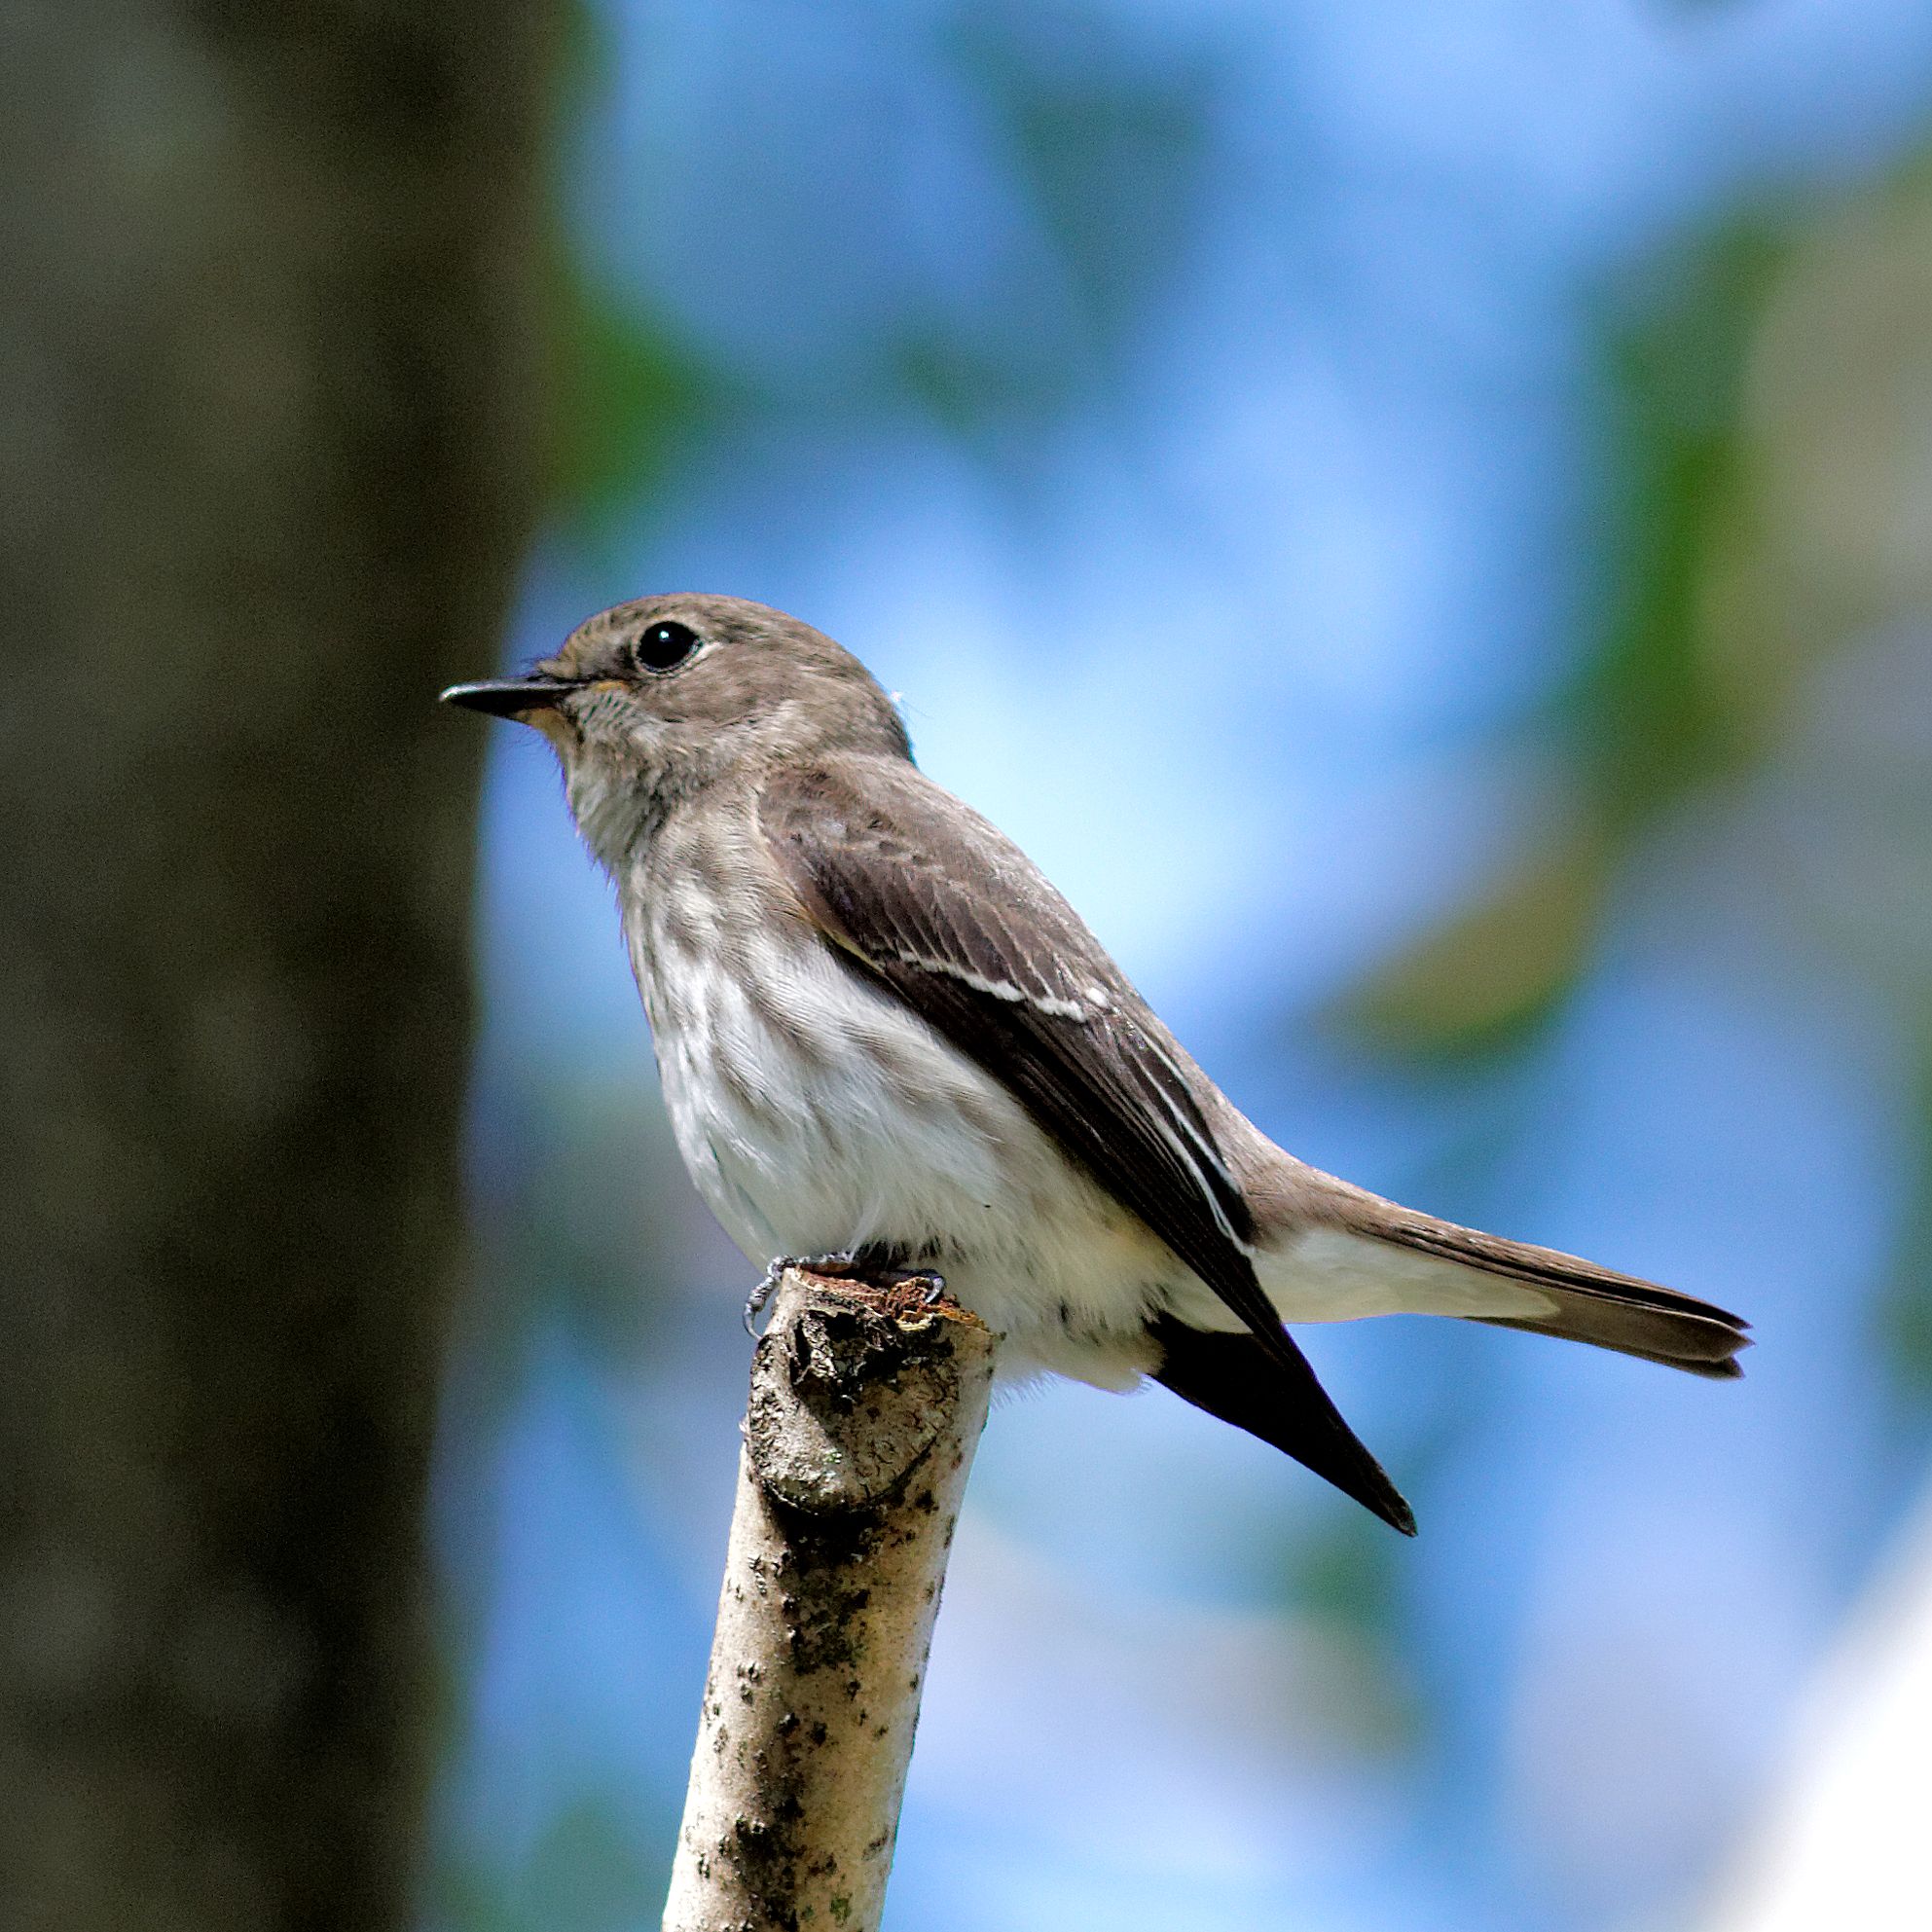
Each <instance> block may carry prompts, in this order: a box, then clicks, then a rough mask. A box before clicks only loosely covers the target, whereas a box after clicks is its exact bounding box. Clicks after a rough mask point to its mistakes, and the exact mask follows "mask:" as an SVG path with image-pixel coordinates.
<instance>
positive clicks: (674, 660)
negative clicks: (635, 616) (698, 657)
mask: <svg viewBox="0 0 1932 1932" xmlns="http://www.w3.org/2000/svg"><path fill="white" fill-rule="evenodd" d="M702 641H703V639H702V638H700V637H699V636H698V634H697V632H695V631H694V630H692V628H691V627H690V625H688V624H653V625H652V626H651V627H650V628H649V629H648V630H647V631H645V632H644V633H643V635H642V636H641V637H639V638H638V641H637V642H636V643H635V644H633V645H632V646H631V651H632V654H633V656H635V657H636V658H637V660H638V670H639V671H675V670H676V669H677V667H678V666H679V665H680V664H682V663H683V662H684V660H685V659H686V658H687V657H689V656H690V655H691V653H692V652H693V651H694V650H696V649H697V648H698V646H699V644H700V643H701V642H702Z"/></svg>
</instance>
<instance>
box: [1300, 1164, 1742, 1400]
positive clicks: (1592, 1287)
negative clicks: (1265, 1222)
mask: <svg viewBox="0 0 1932 1932" xmlns="http://www.w3.org/2000/svg"><path fill="white" fill-rule="evenodd" d="M1350 1207H1351V1212H1350V1214H1349V1221H1351V1222H1352V1224H1353V1225H1352V1229H1351V1232H1353V1233H1354V1234H1355V1235H1357V1236H1358V1237H1359V1236H1365V1235H1366V1236H1367V1237H1368V1238H1369V1239H1370V1240H1372V1241H1373V1242H1374V1243H1375V1244H1376V1245H1377V1246H1378V1247H1380V1248H1382V1250H1383V1252H1384V1254H1385V1255H1386V1254H1387V1251H1388V1250H1389V1249H1390V1248H1394V1249H1396V1250H1399V1251H1403V1255H1404V1256H1405V1257H1413V1258H1415V1259H1414V1260H1412V1261H1409V1262H1408V1264H1407V1265H1406V1266H1405V1267H1403V1268H1401V1269H1400V1273H1401V1275H1402V1277H1403V1282H1404V1285H1405V1288H1406V1293H1405V1294H1403V1297H1402V1301H1401V1307H1402V1309H1403V1312H1413V1313H1417V1314H1445V1315H1460V1316H1462V1317H1463V1318H1464V1319H1466V1320H1469V1321H1476V1322H1486V1323H1488V1324H1490V1325H1491V1326H1492V1327H1495V1328H1502V1329H1522V1330H1526V1331H1528V1332H1530V1333H1532V1334H1546V1335H1560V1336H1561V1337H1562V1338H1563V1339H1564V1340H1566V1341H1583V1342H1589V1343H1591V1344H1592V1345H1593V1346H1595V1347H1597V1348H1608V1349H1614V1350H1615V1351H1616V1352H1617V1353H1618V1354H1620V1355H1634V1356H1638V1357H1641V1358H1642V1359H1643V1360H1644V1361H1646V1362H1661V1363H1663V1364H1664V1365H1666V1366H1667V1367H1672V1368H1682V1369H1684V1370H1686V1371H1687V1372H1688V1373H1690V1374H1693V1375H1705V1376H1709V1377H1711V1378H1712V1379H1714V1380H1720V1381H1730V1380H1734V1379H1735V1378H1736V1377H1738V1376H1739V1375H1741V1374H1742V1373H1743V1372H1744V1371H1743V1369H1742V1367H1740V1366H1739V1364H1738V1363H1737V1361H1736V1359H1735V1358H1736V1356H1737V1355H1738V1353H1739V1351H1740V1350H1742V1349H1746V1348H1748V1347H1750V1345H1751V1338H1750V1335H1749V1333H1748V1330H1749V1328H1750V1324H1749V1323H1748V1322H1746V1321H1744V1320H1743V1319H1742V1317H1740V1316H1737V1315H1733V1314H1732V1313H1731V1311H1730V1310H1729V1309H1725V1308H1720V1307H1717V1306H1716V1305H1715V1304H1714V1303H1712V1302H1709V1301H1699V1300H1697V1299H1695V1297H1694V1296H1692V1295H1688V1294H1677V1293H1676V1292H1675V1291H1674V1290H1672V1289H1668V1288H1660V1287H1659V1286H1658V1284H1657V1283H1656V1282H1652V1281H1643V1280H1641V1279H1639V1278H1638V1277H1637V1276H1635V1275H1622V1274H1618V1273H1616V1272H1614V1271H1613V1270H1612V1269H1609V1268H1600V1267H1598V1266H1597V1265H1596V1264H1595V1263H1594V1262H1593V1261H1586V1260H1581V1259H1579V1258H1578V1257H1576V1256H1575V1255H1564V1254H1559V1253H1558V1252H1557V1251H1556V1250H1555V1249H1553V1248H1535V1247H1531V1246H1530V1245H1529V1244H1528V1243H1527V1242H1522V1241H1506V1240H1504V1239H1503V1238H1502V1237H1501V1236H1500V1235H1495V1234H1483V1233H1479V1232H1478V1231H1477V1230H1476V1229H1475V1228H1471V1227H1458V1226H1456V1225H1455V1224H1454V1223H1453V1222H1452V1221H1437V1220H1435V1219H1434V1218H1433V1217H1432V1216H1429V1215H1422V1214H1415V1213H1413V1212H1411V1211H1410V1210H1408V1209H1406V1208H1400V1207H1397V1206H1396V1205H1395V1204H1394V1203H1393V1202H1388V1201H1382V1200H1379V1199H1377V1198H1376V1197H1374V1196H1372V1195H1369V1196H1366V1197H1365V1198H1364V1201H1363V1202H1361V1203H1351V1204H1350ZM1315 1238H1317V1239H1320V1238H1321V1236H1319V1235H1318V1236H1316V1237H1315ZM1331 1238H1332V1237H1331ZM1389 1258H1390V1259H1391V1260H1394V1259H1395V1257H1393V1256H1390V1257H1389ZM1391 1312H1394V1310H1392V1311H1391Z"/></svg>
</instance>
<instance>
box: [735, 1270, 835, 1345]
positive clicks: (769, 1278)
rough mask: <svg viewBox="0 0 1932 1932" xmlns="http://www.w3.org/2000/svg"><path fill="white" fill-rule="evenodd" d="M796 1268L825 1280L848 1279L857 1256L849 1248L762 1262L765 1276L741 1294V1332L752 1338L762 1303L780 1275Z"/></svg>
mask: <svg viewBox="0 0 1932 1932" xmlns="http://www.w3.org/2000/svg"><path fill="white" fill-rule="evenodd" d="M793 1268H796V1269H797V1270H798V1272H799V1273H800V1274H805V1275H820V1276H822V1277H823V1278H824V1279H825V1280H827V1281H852V1280H855V1279H857V1274H858V1257H857V1255H854V1254H852V1253H851V1252H850V1251H849V1250H841V1251H840V1252H839V1253H838V1254H836V1255H779V1256H777V1257H775V1258H773V1259H772V1260H771V1261H769V1262H768V1263H767V1264H766V1267H765V1278H764V1280H763V1281H761V1282H760V1283H759V1284H758V1285H757V1287H756V1288H754V1289H753V1290H752V1291H751V1293H750V1294H747V1296H746V1297H745V1332H746V1333H747V1335H751V1336H753V1337H755V1336H756V1335H757V1332H758V1317H759V1316H760V1315H762V1314H763V1313H764V1312H765V1304H766V1303H767V1302H768V1301H770V1300H771V1298H772V1296H773V1295H774V1294H777V1293H778V1285H779V1283H780V1281H782V1280H783V1279H784V1276H785V1275H786V1274H787V1273H789V1272H790V1270H791V1269H793Z"/></svg>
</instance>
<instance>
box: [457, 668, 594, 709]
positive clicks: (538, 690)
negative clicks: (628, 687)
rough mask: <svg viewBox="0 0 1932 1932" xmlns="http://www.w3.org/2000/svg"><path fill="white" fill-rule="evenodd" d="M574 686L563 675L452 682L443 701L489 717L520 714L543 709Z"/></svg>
mask: <svg viewBox="0 0 1932 1932" xmlns="http://www.w3.org/2000/svg"><path fill="white" fill-rule="evenodd" d="M577 688H578V687H577V685H576V684H574V683H573V682H571V681H570V680H569V679H568V678H564V677H492V678H488V679H486V680H485V681H484V682H483V683H481V684H452V685H451V686H450V688H449V689H448V690H447V691H445V692H444V693H443V703H444V704H446V705H462V706H464V707H465V708H466V709H467V710H469V711H488V712H489V713H490V715H491V716H492V717H522V716H523V714H524V713H525V712H526V711H548V710H549V709H550V708H551V706H553V705H555V704H559V703H561V702H562V701H563V700H564V699H565V698H567V697H568V696H569V695H570V693H571V692H572V691H574V690H576V689H577Z"/></svg>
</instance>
